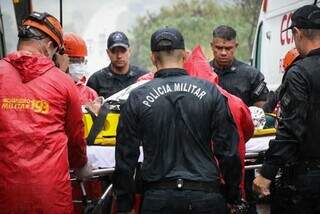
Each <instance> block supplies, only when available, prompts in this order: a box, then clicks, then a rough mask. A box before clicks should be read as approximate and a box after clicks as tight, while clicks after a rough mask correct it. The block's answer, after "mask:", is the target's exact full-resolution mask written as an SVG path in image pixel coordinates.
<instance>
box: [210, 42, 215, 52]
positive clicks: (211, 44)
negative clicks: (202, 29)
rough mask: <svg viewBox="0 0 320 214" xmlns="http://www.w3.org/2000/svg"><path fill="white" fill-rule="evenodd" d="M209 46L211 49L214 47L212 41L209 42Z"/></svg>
mask: <svg viewBox="0 0 320 214" xmlns="http://www.w3.org/2000/svg"><path fill="white" fill-rule="evenodd" d="M210 46H211V49H212V50H213V47H214V44H213V42H210Z"/></svg>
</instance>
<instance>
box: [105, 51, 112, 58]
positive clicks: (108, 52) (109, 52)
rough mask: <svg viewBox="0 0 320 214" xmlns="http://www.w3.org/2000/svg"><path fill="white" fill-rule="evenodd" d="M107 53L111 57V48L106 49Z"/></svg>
mask: <svg viewBox="0 0 320 214" xmlns="http://www.w3.org/2000/svg"><path fill="white" fill-rule="evenodd" d="M106 52H107V54H108V57H109V59H110V54H111V51H110V50H109V49H107V50H106Z"/></svg>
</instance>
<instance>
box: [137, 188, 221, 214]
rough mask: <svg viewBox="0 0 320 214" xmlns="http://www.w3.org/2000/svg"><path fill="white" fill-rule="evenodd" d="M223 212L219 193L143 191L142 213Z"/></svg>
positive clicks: (214, 213) (168, 190)
mask: <svg viewBox="0 0 320 214" xmlns="http://www.w3.org/2000/svg"><path fill="white" fill-rule="evenodd" d="M173 213H174V214H225V213H226V202H225V199H224V197H223V196H222V195H221V194H220V193H209V192H203V191H194V190H171V189H150V190H147V191H146V192H145V193H144V199H143V202H142V214H173Z"/></svg>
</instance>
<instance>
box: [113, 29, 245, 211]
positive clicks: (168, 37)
mask: <svg viewBox="0 0 320 214" xmlns="http://www.w3.org/2000/svg"><path fill="white" fill-rule="evenodd" d="M151 51H152V54H151V60H152V62H153V64H154V65H155V66H156V68H157V72H156V73H155V79H154V80H151V81H150V82H148V83H146V84H144V85H142V86H141V87H139V88H138V89H135V90H134V91H132V92H131V94H130V96H129V98H128V100H127V102H126V103H125V104H124V105H123V106H122V108H121V113H120V121H119V126H118V133H117V144H116V167H115V173H114V174H115V179H114V188H115V194H116V197H117V205H118V209H119V211H120V212H129V211H130V210H131V209H132V203H133V202H132V199H133V190H134V188H133V175H134V169H135V166H136V164H137V161H138V157H139V145H140V143H142V146H143V151H144V160H143V163H142V169H141V170H142V171H141V172H142V180H143V183H144V185H143V186H144V191H145V192H144V200H143V204H142V213H203V212H205V213H225V212H226V202H228V203H231V204H233V203H235V201H236V200H237V199H239V197H240V196H239V183H240V179H241V163H240V160H239V155H238V153H237V142H238V135H237V131H236V127H235V124H234V121H233V119H232V117H231V116H230V112H229V110H228V105H227V102H226V99H225V97H223V96H222V95H221V94H220V92H219V91H218V90H217V88H216V87H215V86H214V85H212V84H211V83H210V82H208V81H205V80H200V79H196V78H194V77H190V76H188V75H187V73H186V71H185V70H184V69H183V63H184V61H185V59H186V51H185V45H184V39H183V37H182V35H181V34H180V32H179V31H178V30H176V29H174V28H162V29H159V30H157V31H156V32H155V33H153V35H152V36H151ZM213 142H214V143H213ZM215 157H216V158H217V161H218V162H216V160H215ZM218 164H219V166H220V167H219V168H218ZM219 169H220V170H221V171H219ZM220 173H221V174H222V176H223V177H224V181H225V183H226V186H225V193H226V198H224V196H223V195H222V194H221V192H220V188H219V186H220Z"/></svg>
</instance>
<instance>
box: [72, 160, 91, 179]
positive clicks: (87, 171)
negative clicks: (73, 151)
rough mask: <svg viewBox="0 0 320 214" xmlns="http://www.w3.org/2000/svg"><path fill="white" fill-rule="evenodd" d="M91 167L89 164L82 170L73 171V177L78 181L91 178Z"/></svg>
mask: <svg viewBox="0 0 320 214" xmlns="http://www.w3.org/2000/svg"><path fill="white" fill-rule="evenodd" d="M92 170H93V166H92V165H91V164H90V163H88V162H87V163H86V165H84V166H83V167H82V168H80V169H75V170H74V172H75V175H76V177H77V178H79V179H80V180H86V179H89V178H91V177H92Z"/></svg>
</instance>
